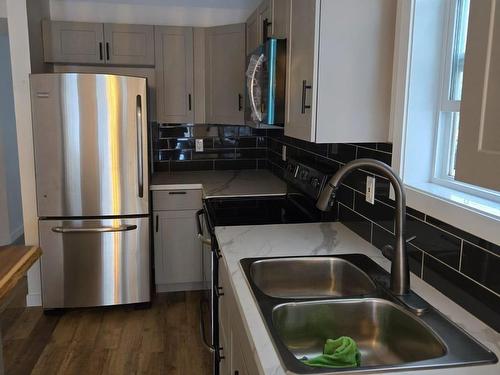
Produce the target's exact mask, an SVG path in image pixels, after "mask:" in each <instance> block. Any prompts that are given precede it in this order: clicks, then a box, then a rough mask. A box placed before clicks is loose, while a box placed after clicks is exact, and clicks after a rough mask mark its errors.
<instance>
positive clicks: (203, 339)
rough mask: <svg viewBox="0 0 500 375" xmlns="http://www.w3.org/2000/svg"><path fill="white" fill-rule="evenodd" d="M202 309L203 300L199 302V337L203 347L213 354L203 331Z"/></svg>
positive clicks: (212, 348)
mask: <svg viewBox="0 0 500 375" xmlns="http://www.w3.org/2000/svg"><path fill="white" fill-rule="evenodd" d="M203 315H204V309H203V299H202V300H201V301H200V336H201V341H202V343H203V346H204V347H205V348H206V349H207V350H208V351H209V352H210V353H215V347H214V346H213V345H210V344H209V343H208V340H207V336H206V333H205V332H206V331H205V321H204V319H203Z"/></svg>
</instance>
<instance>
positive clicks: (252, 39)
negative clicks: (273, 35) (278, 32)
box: [246, 9, 262, 55]
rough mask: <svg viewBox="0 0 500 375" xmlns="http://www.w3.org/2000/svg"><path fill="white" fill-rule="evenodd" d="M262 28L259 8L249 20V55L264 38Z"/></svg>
mask: <svg viewBox="0 0 500 375" xmlns="http://www.w3.org/2000/svg"><path fill="white" fill-rule="evenodd" d="M261 32H262V28H261V27H260V22H259V9H256V10H255V11H254V12H253V13H252V15H251V16H250V17H249V18H248V20H247V35H246V36H247V55H249V54H250V53H252V52H253V51H255V50H256V49H257V47H258V46H259V44H260V41H261V39H262V37H261Z"/></svg>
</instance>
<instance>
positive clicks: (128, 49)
mask: <svg viewBox="0 0 500 375" xmlns="http://www.w3.org/2000/svg"><path fill="white" fill-rule="evenodd" d="M104 40H105V55H106V62H107V63H108V64H113V65H139V66H153V65H154V64H155V52H154V27H153V26H149V25H122V24H115V23H106V24H104Z"/></svg>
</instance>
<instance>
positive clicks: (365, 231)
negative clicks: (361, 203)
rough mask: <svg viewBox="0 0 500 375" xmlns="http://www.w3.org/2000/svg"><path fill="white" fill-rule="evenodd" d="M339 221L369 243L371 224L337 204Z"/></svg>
mask: <svg viewBox="0 0 500 375" xmlns="http://www.w3.org/2000/svg"><path fill="white" fill-rule="evenodd" d="M338 206H339V216H338V217H339V220H340V221H341V222H342V224H344V225H345V226H346V227H348V228H349V229H350V230H352V231H353V232H355V233H357V234H358V235H359V236H361V237H362V238H364V239H365V240H366V241H368V242H370V241H371V231H372V223H371V222H370V221H369V220H367V219H365V218H364V217H362V216H361V215H359V214H357V213H356V212H354V211H353V210H351V209H350V208H347V207H346V206H344V205H343V204H339V205H338Z"/></svg>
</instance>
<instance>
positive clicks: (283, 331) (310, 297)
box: [240, 254, 498, 374]
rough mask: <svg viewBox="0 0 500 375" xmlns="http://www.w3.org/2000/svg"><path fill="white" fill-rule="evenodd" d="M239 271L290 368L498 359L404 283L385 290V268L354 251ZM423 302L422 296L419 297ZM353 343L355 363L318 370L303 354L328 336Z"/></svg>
mask: <svg viewBox="0 0 500 375" xmlns="http://www.w3.org/2000/svg"><path fill="white" fill-rule="evenodd" d="M240 264H241V266H242V269H243V272H244V273H245V276H246V278H247V280H248V281H249V284H250V287H251V289H252V292H253V294H254V297H255V299H256V301H257V304H258V306H259V309H260V311H261V313H262V317H263V319H264V321H265V323H266V325H267V329H268V332H269V334H270V335H271V337H272V339H273V343H274V346H275V348H276V350H277V352H278V353H279V357H280V359H281V363H282V364H283V366H284V367H285V368H286V369H287V370H288V371H290V372H292V373H294V374H318V373H332V372H335V373H336V372H339V373H342V372H348V373H357V372H366V371H369V372H373V371H375V372H376V373H381V372H385V371H394V370H402V371H406V370H410V369H412V370H417V369H436V368H446V367H460V366H467V365H469V366H470V365H482V364H488V363H496V362H497V361H498V359H497V357H496V356H495V354H494V353H492V352H491V351H490V350H489V349H488V348H486V347H484V346H483V345H482V344H481V343H479V342H478V341H476V340H475V339H474V338H473V337H472V336H470V335H469V334H467V332H465V331H463V330H462V329H461V328H460V327H458V326H457V325H455V324H454V323H453V322H452V321H450V320H449V319H448V318H447V317H446V316H444V315H443V314H441V313H440V312H439V311H438V310H436V309H435V308H434V307H432V306H431V305H428V306H427V307H426V308H425V309H423V310H421V311H419V310H415V309H412V308H411V306H413V305H412V304H410V305H407V302H408V301H419V300H422V299H421V297H420V296H418V295H417V294H415V293H414V292H413V291H411V290H410V292H409V293H408V294H406V295H405V296H404V298H400V297H398V296H395V295H394V294H392V293H391V291H390V289H389V285H390V275H389V273H388V272H387V271H385V270H384V269H383V268H381V267H380V266H379V265H378V264H376V263H375V262H374V261H373V260H372V259H370V258H368V257H367V256H365V255H361V254H342V255H336V256H331V255H327V256H312V257H307V256H303V257H284V258H283V257H282V258H245V259H242V260H241V261H240ZM422 301H423V302H424V303H425V301H424V300H422ZM339 336H350V337H352V338H353V339H354V340H356V342H357V343H358V347H359V349H360V352H361V367H359V368H356V369H351V368H349V369H321V368H316V367H311V366H307V365H306V364H304V363H302V362H301V361H300V359H301V358H302V357H303V356H308V357H312V356H316V355H319V354H320V353H321V352H322V350H323V346H324V344H325V341H326V339H328V338H333V339H335V338H337V337H339Z"/></svg>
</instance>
